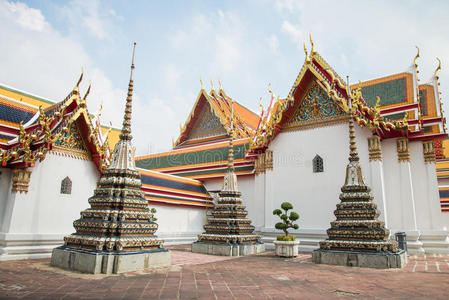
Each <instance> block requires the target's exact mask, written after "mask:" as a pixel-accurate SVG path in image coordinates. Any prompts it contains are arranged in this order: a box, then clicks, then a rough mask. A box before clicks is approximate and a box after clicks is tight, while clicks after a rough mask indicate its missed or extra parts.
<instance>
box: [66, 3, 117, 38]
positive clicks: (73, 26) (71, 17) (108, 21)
mask: <svg viewBox="0 0 449 300" xmlns="http://www.w3.org/2000/svg"><path fill="white" fill-rule="evenodd" d="M60 12H61V14H62V15H63V16H65V18H66V19H67V20H68V21H69V23H70V24H69V26H70V30H71V31H72V32H78V31H80V27H81V28H82V31H83V33H84V32H88V33H89V34H90V35H92V36H93V37H95V38H98V39H100V40H106V39H112V37H113V33H114V32H115V30H117V28H116V26H115V25H114V21H116V20H122V19H123V18H122V17H121V16H119V15H118V14H117V12H116V11H115V10H113V9H109V10H103V9H102V8H101V7H100V2H99V1H98V0H89V1H85V0H72V1H70V2H69V3H68V4H66V5H64V6H61V7H60ZM80 25H81V26H80Z"/></svg>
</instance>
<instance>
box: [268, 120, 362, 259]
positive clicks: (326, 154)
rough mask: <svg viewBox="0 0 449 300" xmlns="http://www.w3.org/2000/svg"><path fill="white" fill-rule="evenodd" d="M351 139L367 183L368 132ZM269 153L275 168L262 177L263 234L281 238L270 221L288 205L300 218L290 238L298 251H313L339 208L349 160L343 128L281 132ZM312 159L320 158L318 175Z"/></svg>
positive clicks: (324, 235) (272, 143)
mask: <svg viewBox="0 0 449 300" xmlns="http://www.w3.org/2000/svg"><path fill="white" fill-rule="evenodd" d="M356 136H357V146H358V150H359V156H360V163H361V165H362V169H363V171H364V173H363V174H364V176H365V178H366V177H369V172H368V145H367V138H368V137H369V136H371V132H370V131H369V130H367V129H361V128H360V127H359V126H356ZM269 149H270V150H273V163H274V165H273V170H272V171H267V173H266V210H267V211H266V212H265V215H266V220H265V228H263V229H262V231H263V232H264V235H271V236H273V237H274V236H275V235H279V234H281V232H280V231H278V230H275V229H274V225H275V224H276V223H277V222H279V218H278V217H277V216H273V215H272V210H273V209H274V208H280V205H281V203H282V202H284V201H288V202H290V203H292V205H293V207H294V209H293V210H294V211H296V212H298V213H299V215H300V218H299V221H298V224H299V227H300V229H299V230H298V231H292V232H293V233H295V234H296V235H297V236H298V238H299V240H300V241H301V244H300V248H301V250H303V251H304V250H305V251H311V250H313V249H316V248H318V242H319V241H320V240H322V239H324V238H326V230H327V229H328V228H329V227H330V222H331V221H333V220H335V215H334V213H333V212H334V210H335V208H336V204H337V203H339V202H340V200H339V198H338V196H339V194H340V188H341V186H342V185H343V184H344V179H345V170H346V165H347V163H348V157H349V129H348V124H347V123H343V124H337V125H334V126H328V127H320V128H315V129H308V130H298V131H291V132H281V133H280V134H279V135H278V136H277V137H276V138H275V139H274V140H273V141H272V142H271V144H270V147H269ZM317 154H318V155H319V156H321V158H323V164H324V172H321V173H314V172H313V165H312V160H313V158H314V157H315V155H317ZM368 180H369V178H368ZM368 182H369V181H368ZM265 241H266V242H270V241H269V240H268V239H265Z"/></svg>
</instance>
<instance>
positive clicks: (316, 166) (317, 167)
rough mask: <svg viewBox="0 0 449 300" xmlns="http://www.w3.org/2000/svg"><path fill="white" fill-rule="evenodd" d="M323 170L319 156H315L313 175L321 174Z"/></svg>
mask: <svg viewBox="0 0 449 300" xmlns="http://www.w3.org/2000/svg"><path fill="white" fill-rule="evenodd" d="M323 170H324V168H323V159H322V158H321V157H320V156H319V155H316V156H315V158H314V159H313V173H319V172H323Z"/></svg>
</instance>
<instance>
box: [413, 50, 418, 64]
mask: <svg viewBox="0 0 449 300" xmlns="http://www.w3.org/2000/svg"><path fill="white" fill-rule="evenodd" d="M415 47H416V49H417V50H418V53H416V55H415V58H414V59H413V63H414V64H415V68H417V67H418V62H417V61H416V60H417V59H418V57H419V48H418V46H415Z"/></svg>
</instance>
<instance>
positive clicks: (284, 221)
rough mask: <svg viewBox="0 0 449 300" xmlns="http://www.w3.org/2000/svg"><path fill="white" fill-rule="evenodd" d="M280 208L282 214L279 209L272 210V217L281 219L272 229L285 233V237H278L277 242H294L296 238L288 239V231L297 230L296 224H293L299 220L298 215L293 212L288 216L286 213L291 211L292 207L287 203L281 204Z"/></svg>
mask: <svg viewBox="0 0 449 300" xmlns="http://www.w3.org/2000/svg"><path fill="white" fill-rule="evenodd" d="M281 208H282V209H283V210H284V212H282V210H280V209H279V208H277V209H275V210H273V215H276V216H279V218H281V222H278V223H276V225H274V227H275V228H276V229H279V230H282V231H284V233H285V236H279V237H278V240H286V241H290V240H291V241H294V240H295V238H296V237H295V236H291V237H288V229H289V228H293V229H298V228H299V225H298V224H294V222H295V221H296V220H298V219H299V215H298V213H296V212H294V211H291V212H290V214H288V211H289V210H290V209H293V205H292V204H291V203H289V202H283V203H282V204H281Z"/></svg>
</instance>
